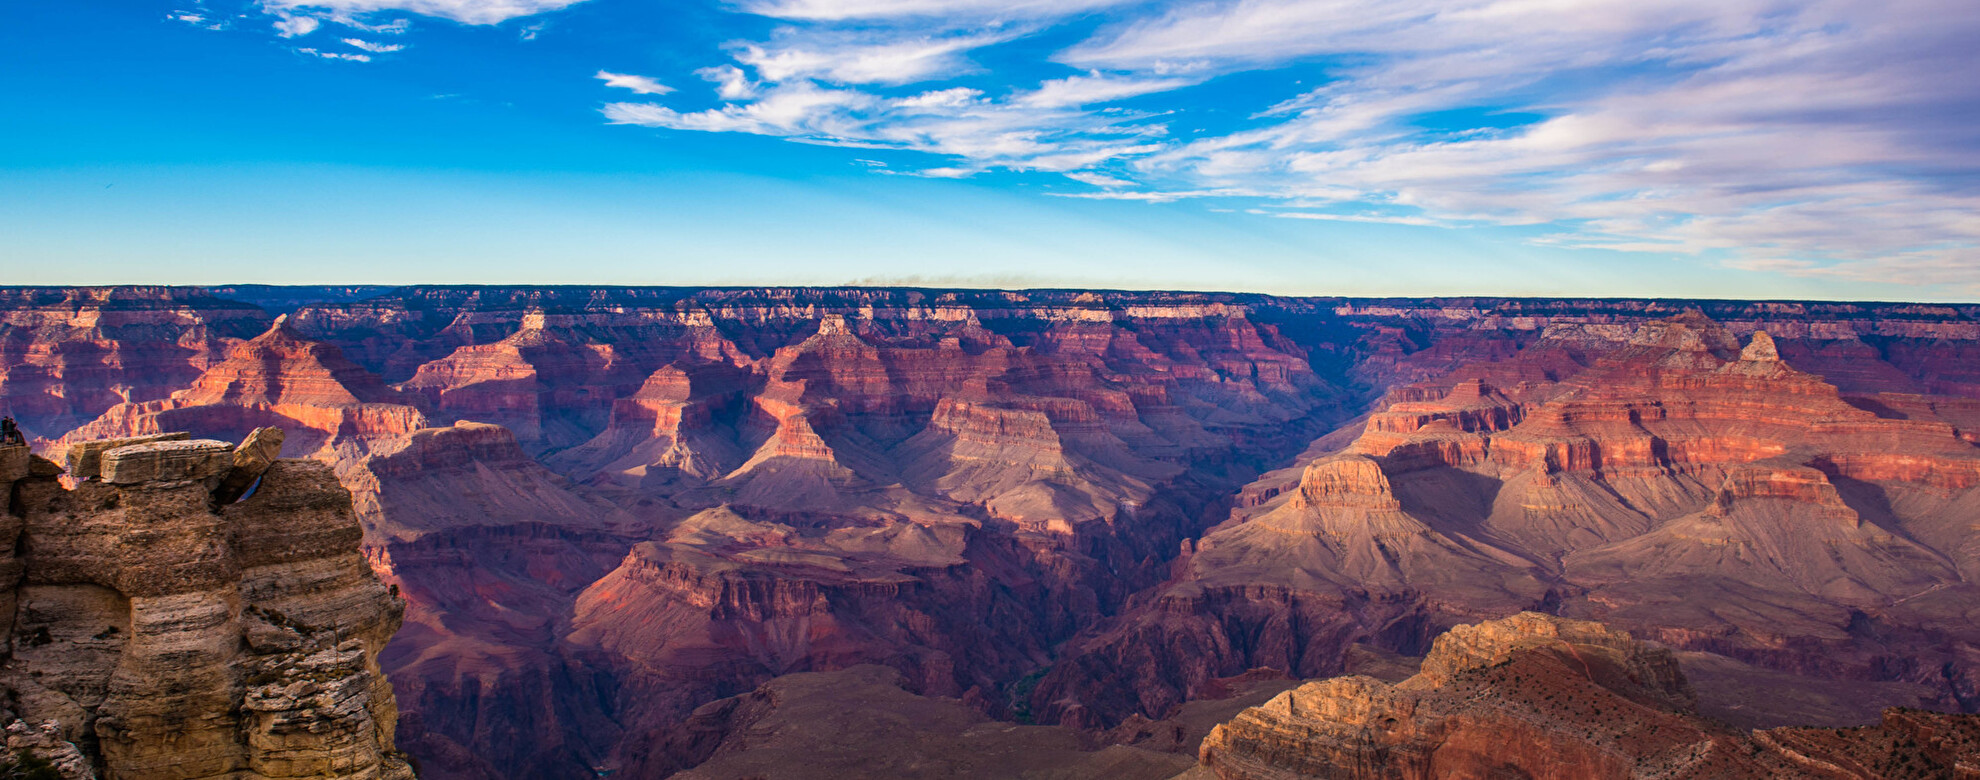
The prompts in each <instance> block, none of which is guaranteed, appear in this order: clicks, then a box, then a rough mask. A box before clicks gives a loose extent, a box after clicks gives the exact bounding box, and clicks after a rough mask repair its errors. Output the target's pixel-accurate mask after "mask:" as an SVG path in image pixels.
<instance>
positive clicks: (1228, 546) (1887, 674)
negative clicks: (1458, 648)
mask: <svg viewBox="0 0 1980 780" xmlns="http://www.w3.org/2000/svg"><path fill="white" fill-rule="evenodd" d="M1540 366H1545V367H1546V369H1545V370H1544V371H1542V370H1536V367H1540ZM1515 377H1525V378H1524V379H1519V380H1518V381H1519V384H1517V385H1515V386H1512V387H1510V388H1502V387H1499V386H1496V385H1494V384H1493V383H1492V382H1493V381H1494V380H1497V381H1508V380H1511V379H1512V378H1515ZM1864 407H1865V405H1864V404H1860V403H1851V402H1850V401H1849V400H1848V399H1845V398H1844V397H1843V396H1842V394H1841V393H1840V391H1839V390H1838V389H1837V388H1836V387H1835V386H1834V385H1832V384H1830V383H1827V382H1825V381H1823V380H1822V379H1821V378H1820V377H1817V376H1814V375H1812V374H1809V373H1807V372H1804V371H1801V370H1799V369H1797V368H1795V367H1793V366H1792V365H1790V364H1788V363H1787V362H1786V361H1785V360H1784V359H1783V358H1782V351H1781V348H1780V343H1779V342H1778V341H1776V340H1775V339H1773V338H1771V337H1770V336H1769V334H1767V333H1766V332H1764V331H1763V332H1756V333H1755V334H1753V335H1752V337H1751V338H1750V339H1748V340H1747V341H1746V343H1744V344H1742V343H1741V342H1740V341H1739V340H1738V339H1737V338H1736V337H1735V336H1733V335H1732V334H1731V332H1730V331H1729V330H1728V329H1726V328H1724V327H1723V326H1721V325H1720V324H1719V323H1716V322H1713V321H1712V320H1710V319H1709V318H1706V317H1704V316H1703V315H1701V314H1698V313H1696V312H1691V313H1687V314H1683V315H1680V316H1677V317H1673V318H1670V319H1667V320H1663V321H1657V322H1651V323H1646V324H1644V325H1642V326H1640V327H1636V328H1633V329H1630V330H1626V331H1622V330H1602V329H1594V328H1590V327H1574V328H1566V327H1561V328H1551V329H1549V330H1548V331H1546V332H1545V334H1544V335H1543V336H1542V337H1541V339H1540V340H1539V341H1537V342H1534V343H1533V344H1531V345H1529V346H1527V347H1525V348H1524V349H1522V350H1520V351H1518V352H1515V353H1513V354H1511V355H1509V356H1507V357H1505V358H1503V359H1500V360H1493V361H1486V362H1484V363H1481V364H1478V365H1475V366H1471V367H1465V368H1461V369H1460V370H1458V371H1456V372H1455V373H1454V374H1452V375H1450V376H1447V377H1445V378H1443V379H1439V380H1434V381H1425V382H1422V383H1418V384H1415V385H1410V386H1406V387H1402V388H1398V389H1396V390H1394V391H1392V392H1391V393H1390V394H1389V402H1388V403H1387V404H1386V406H1385V408H1383V409H1382V410H1380V411H1378V412H1376V413H1374V414H1372V415H1370V416H1369V418H1368V419H1367V421H1366V422H1365V423H1364V424H1363V425H1362V426H1361V429H1360V432H1359V434H1358V436H1356V437H1355V438H1354V439H1353V441H1352V442H1351V443H1349V444H1346V445H1345V446H1337V447H1335V448H1334V449H1324V448H1323V451H1316V452H1314V453H1313V455H1312V459H1311V460H1309V461H1308V462H1307V463H1306V465H1304V467H1303V468H1302V469H1300V470H1298V471H1297V472H1285V473H1280V474H1276V475H1268V477H1267V478H1266V480H1267V481H1265V482H1264V483H1263V484H1261V485H1258V486H1255V487H1254V488H1253V489H1248V490H1247V491H1246V492H1247V494H1249V495H1255V496H1258V497H1259V498H1257V499H1255V503H1254V505H1252V506H1243V507H1239V508H1238V509H1237V510H1235V511H1234V512H1233V513H1232V516H1231V519H1230V520H1228V521H1227V522H1226V523H1225V524H1224V525H1222V526H1221V527H1219V528H1218V529H1215V530H1213V531H1212V532H1211V533H1209V534H1208V535H1206V536H1205V537H1203V538H1202V539H1201V540H1199V541H1198V542H1197V543H1196V544H1195V545H1194V546H1193V548H1192V549H1189V550H1187V551H1186V552H1187V553H1188V557H1187V558H1186V559H1185V561H1184V562H1182V563H1181V564H1179V566H1178V573H1179V576H1178V577H1177V578H1176V580H1175V581H1173V582H1171V583H1168V584H1165V585H1163V586H1161V587H1160V588H1158V589H1157V590H1156V591H1155V592H1154V593H1153V594H1151V597H1150V598H1149V599H1148V600H1147V601H1145V602H1143V606H1142V607H1141V608H1139V609H1136V610H1133V611H1132V612H1130V613H1129V614H1128V615H1126V616H1124V617H1123V618H1122V619H1121V620H1119V621H1117V622H1116V623H1115V624H1114V625H1111V626H1108V627H1106V628H1105V629H1104V630H1101V631H1096V632H1094V635H1092V636H1090V637H1088V638H1086V639H1084V640H1082V642H1081V644H1082V645H1084V647H1083V648H1082V649H1081V650H1079V651H1076V652H1074V653H1072V654H1071V655H1070V657H1068V658H1067V660H1066V661H1065V662H1063V663H1062V664H1061V665H1060V666H1059V667H1057V668H1055V669H1054V670H1053V672H1052V673H1051V674H1050V675H1048V676H1047V678H1046V679H1045V681H1044V682H1043V684H1041V685H1040V687H1039V690H1038V692H1037V693H1036V694H1034V697H1033V701H1032V704H1033V706H1034V708H1036V709H1037V710H1039V711H1043V712H1048V713H1053V714H1054V715H1056V716H1057V717H1058V718H1059V719H1060V720H1062V721H1066V722H1077V723H1082V724H1087V725H1091V726H1098V727H1104V726H1107V725H1109V724H1111V723H1113V722H1116V721H1118V720H1119V719H1121V718H1123V717H1129V716H1133V715H1139V716H1145V717H1155V716H1159V715H1160V714H1161V713H1163V712H1165V711H1166V710H1167V709H1168V708H1170V707H1173V706H1175V705H1176V704H1178V703H1180V702H1182V701H1184V700H1186V699H1188V698H1189V697H1190V696H1192V695H1193V694H1192V691H1193V690H1194V689H1196V688H1197V687H1199V686H1201V685H1203V684H1205V683H1206V682H1207V681H1208V680H1211V679H1214V678H1217V677H1222V676H1228V675H1231V674H1236V673H1239V672H1242V671H1244V670H1246V669H1250V668H1254V667H1261V666H1262V667H1270V668H1275V669H1280V670H1284V671H1286V672H1287V673H1289V674H1292V675H1295V676H1301V677H1311V676H1319V675H1324V674H1331V673H1335V672H1337V671H1338V670H1339V669H1340V664H1341V663H1342V661H1341V658H1342V653H1344V652H1345V650H1346V648H1347V647H1348V646H1349V645H1350V644H1351V643H1354V642H1370V643H1373V644H1376V645H1378V646H1381V647H1385V648H1388V649H1391V650H1396V651H1399V652H1403V653H1405V654H1418V653H1421V652H1423V651H1424V650H1425V649H1426V648H1427V646H1428V642H1429V640H1430V639H1431V638H1432V637H1434V636H1435V635H1436V634H1437V633H1439V632H1441V631H1442V630H1443V629H1444V628H1446V627H1448V626H1451V625H1455V624H1458V623H1462V622H1467V621H1471V620H1478V619H1486V618H1493V617H1497V616H1503V615H1507V614H1512V613H1514V612H1517V611H1520V610H1523V609H1544V610H1547V611H1557V612H1559V613H1561V614H1568V615H1573V616H1578V617H1592V618H1598V619H1601V620H1604V621H1608V622H1612V623H1614V624H1616V625H1618V626H1620V627H1624V628H1627V629H1628V630H1631V631H1636V632H1638V633H1640V634H1642V635H1645V636H1651V637H1655V638H1657V639H1659V640H1660V641H1664V642H1667V643H1669V644H1671V645H1673V646H1677V647H1680V648H1683V649H1686V650H1692V651H1699V652H1704V653H1712V654H1718V655H1721V656H1726V657H1729V658H1731V659H1734V660H1737V661H1739V662H1745V663H1750V664H1756V665H1759V666H1763V667H1769V668H1771V669H1774V670H1777V671H1780V672H1784V673H1789V674H1797V675H1815V676H1821V677H1831V678H1842V679H1849V680H1857V681H1863V682H1889V683H1903V684H1917V685H1922V686H1929V687H1930V688H1933V689H1936V691H1937V692H1936V693H1935V694H1932V695H1929V696H1927V697H1926V698H1924V699H1922V700H1919V701H1917V702H1916V703H1919V704H1930V705H1933V706H1940V707H1950V708H1962V707H1968V706H1970V705H1969V704H1968V702H1972V701H1976V700H1980V699H1976V696H1975V691H1976V689H1975V688H1974V683H1973V682H1972V680H1973V679H1974V677H1975V671H1976V670H1980V666H1977V665H1976V664H1980V632H1975V631H1974V630H1972V629H1971V628H1970V627H1969V625H1968V623H1967V622H1966V618H1965V616H1966V615H1968V614H1970V612H1971V605H1972V604H1973V603H1975V597H1976V595H1980V593H1977V592H1976V591H1975V590H1974V589H1973V587H1972V585H1971V584H1970V582H1971V577H1972V573H1973V572H1975V571H1980V557H1976V552H1980V550H1976V548H1975V547H1974V546H1973V545H1972V544H1971V542H1970V528H1971V524H1972V520H1971V518H1972V515H1971V511H1970V509H1969V507H1971V506H1972V505H1973V504H1972V502H1973V501H1974V500H1976V496H1980V449H1976V448H1975V447H1974V445H1973V443H1972V442H1971V441H1969V440H1968V439H1967V438H1966V437H1965V436H1963V435H1961V432H1960V429H1959V428H1958V427H1957V426H1956V425H1955V424H1953V423H1951V422H1949V421H1947V420H1946V419H1945V418H1944V416H1928V415H1923V414H1919V415H1904V414H1898V413H1895V412H1894V411H1885V410H1879V409H1875V408H1864ZM1295 474H1296V481H1295V477H1294V475H1295ZM1119 679H1131V680H1135V681H1137V682H1136V683H1135V684H1134V685H1132V686H1126V687H1123V686H1118V685H1112V684H1110V683H1109V682H1107V681H1111V680H1119ZM1808 715H1809V716H1810V717H1813V716H1814V715H1815V713H1809V714H1808Z"/></svg>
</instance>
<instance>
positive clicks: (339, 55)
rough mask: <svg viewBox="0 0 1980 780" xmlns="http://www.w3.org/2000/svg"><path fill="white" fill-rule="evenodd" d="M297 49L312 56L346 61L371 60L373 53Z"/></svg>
mask: <svg viewBox="0 0 1980 780" xmlns="http://www.w3.org/2000/svg"><path fill="white" fill-rule="evenodd" d="M296 51H298V52H301V53H303V54H307V55H310V56H312V57H322V58H323V59H326V60H344V61H346V62H370V61H371V55H369V54H349V53H346V52H340V51H318V50H316V49H308V48H304V49H297V50H296Z"/></svg>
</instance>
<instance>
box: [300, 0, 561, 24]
mask: <svg viewBox="0 0 1980 780" xmlns="http://www.w3.org/2000/svg"><path fill="white" fill-rule="evenodd" d="M580 2H583V0H262V3H261V5H262V7H263V8H264V9H266V10H267V11H268V12H269V13H274V14H282V15H288V14H290V13H291V12H293V13H297V14H308V15H310V16H314V17H322V18H328V19H335V20H338V21H340V22H342V21H345V20H354V21H363V20H364V17H366V16H369V15H372V14H379V13H387V12H400V13H410V14H418V15H420V16H432V17H437V18H440V19H450V20H453V21H456V22H460V23H462V24H500V23H502V22H506V21H508V20H510V19H515V18H518V17H524V16H535V15H537V14H541V13H548V12H550V11H557V10H562V9H564V8H567V7H570V6H572V5H576V4H578V3H580Z"/></svg>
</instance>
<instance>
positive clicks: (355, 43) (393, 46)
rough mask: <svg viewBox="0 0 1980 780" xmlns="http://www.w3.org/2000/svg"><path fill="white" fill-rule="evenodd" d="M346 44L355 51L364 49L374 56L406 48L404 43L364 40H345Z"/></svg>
mask: <svg viewBox="0 0 1980 780" xmlns="http://www.w3.org/2000/svg"><path fill="white" fill-rule="evenodd" d="M344 44H345V45H347V46H350V47H351V48H354V49H363V50H365V51H368V52H371V53H373V54H390V53H392V52H395V51H399V50H401V49H404V48H406V45H405V44H403V43H373V42H371V41H367V40H364V39H362V38H345V39H344Z"/></svg>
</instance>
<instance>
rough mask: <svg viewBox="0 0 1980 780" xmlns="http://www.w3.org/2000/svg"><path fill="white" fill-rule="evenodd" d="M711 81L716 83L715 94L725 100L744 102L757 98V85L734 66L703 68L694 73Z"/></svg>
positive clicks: (740, 69)
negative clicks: (747, 99)
mask: <svg viewBox="0 0 1980 780" xmlns="http://www.w3.org/2000/svg"><path fill="white" fill-rule="evenodd" d="M694 74H695V75H697V76H700V77H702V78H704V79H707V80H709V81H712V82H715V94H716V95H718V96H720V97H721V98H722V99H723V100H742V99H745V98H752V97H756V83H755V82H753V81H750V80H749V74H747V73H744V72H743V69H742V68H738V67H736V66H734V65H718V66H716V67H713V68H702V69H701V70H697V71H695V72H694Z"/></svg>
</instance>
